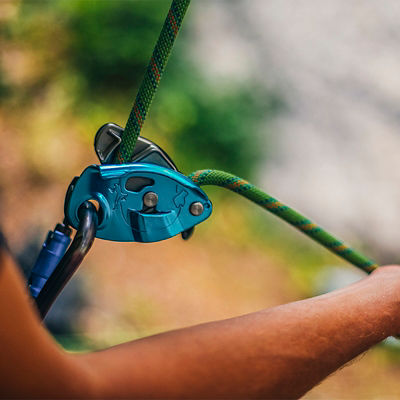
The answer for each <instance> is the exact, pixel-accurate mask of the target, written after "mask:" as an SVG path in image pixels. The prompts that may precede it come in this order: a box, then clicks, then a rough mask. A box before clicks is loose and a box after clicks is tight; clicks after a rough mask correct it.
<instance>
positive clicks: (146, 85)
mask: <svg viewBox="0 0 400 400" xmlns="http://www.w3.org/2000/svg"><path fill="white" fill-rule="evenodd" d="M189 4H190V0H173V1H172V4H171V7H170V9H169V12H168V15H167V18H166V19H165V22H164V26H163V28H162V30H161V33H160V36H159V37H158V40H157V43H156V46H155V48H154V51H153V55H152V56H151V59H150V62H149V65H148V67H147V70H146V73H145V75H144V78H143V81H142V83H141V85H140V87H139V91H138V93H137V95H136V99H135V103H134V105H133V108H132V110H131V113H130V115H129V119H128V121H127V123H126V127H125V130H124V133H123V135H122V142H121V145H120V146H119V149H118V151H117V152H116V155H115V157H114V163H115V164H123V163H126V162H129V161H130V159H131V157H132V154H133V149H134V148H135V144H136V140H137V138H138V136H139V134H140V130H141V129H142V126H143V124H144V121H145V119H146V115H147V112H148V110H149V108H150V105H151V102H152V101H153V97H154V95H155V93H156V91H157V88H158V84H159V83H160V80H161V76H162V74H163V72H164V69H165V66H166V65H167V61H168V56H169V54H170V53H171V50H172V47H173V45H174V42H175V39H176V37H177V35H178V32H179V29H180V27H181V25H182V21H183V17H184V16H185V13H186V10H187V8H188V7H189Z"/></svg>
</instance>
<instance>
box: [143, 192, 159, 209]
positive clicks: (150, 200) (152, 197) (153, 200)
mask: <svg viewBox="0 0 400 400" xmlns="http://www.w3.org/2000/svg"><path fill="white" fill-rule="evenodd" d="M157 203H158V195H157V193H154V192H147V193H146V194H145V195H144V196H143V204H144V205H145V206H146V207H155V206H156V205H157Z"/></svg>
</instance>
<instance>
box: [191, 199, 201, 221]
mask: <svg viewBox="0 0 400 400" xmlns="http://www.w3.org/2000/svg"><path fill="white" fill-rule="evenodd" d="M203 211H204V206H203V204H201V203H200V202H199V201H195V202H194V203H192V204H191V205H190V213H191V214H192V215H194V216H195V217H198V216H199V215H201V214H203Z"/></svg>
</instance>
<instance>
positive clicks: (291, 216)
mask: <svg viewBox="0 0 400 400" xmlns="http://www.w3.org/2000/svg"><path fill="white" fill-rule="evenodd" d="M189 178H190V179H192V181H193V182H195V183H197V184H198V185H199V186H202V185H215V186H221V187H224V188H226V189H230V190H232V191H233V192H236V193H239V194H240V195H242V196H243V197H246V198H247V199H249V200H251V201H253V202H254V203H256V204H258V205H259V206H261V207H263V208H265V209H266V210H268V211H270V212H272V213H273V214H275V215H276V216H278V217H279V218H282V219H283V220H285V221H286V222H288V223H289V224H291V225H293V226H294V227H295V228H296V229H298V230H300V231H301V232H303V233H305V234H306V235H307V236H309V237H310V238H311V239H313V240H315V241H316V242H318V243H319V244H321V245H322V246H324V247H326V248H327V249H328V250H330V251H332V252H333V253H335V254H336V255H338V256H339V257H342V258H344V259H345V260H347V261H349V262H350V263H351V264H353V265H355V266H356V267H358V268H361V269H362V270H363V271H365V272H367V273H371V272H372V271H374V270H375V269H376V268H377V267H378V264H377V263H376V262H374V261H372V260H370V259H369V258H367V257H365V256H364V255H362V254H360V253H358V252H357V251H355V250H353V249H352V248H350V247H348V246H347V245H346V244H345V243H343V242H342V241H341V240H339V239H337V238H335V237H334V236H332V235H331V234H329V233H328V232H326V231H325V230H323V229H322V228H321V227H319V226H318V225H316V224H315V223H314V222H312V221H310V220H309V219H308V218H306V217H304V216H303V215H301V214H300V213H298V212H297V211H295V210H293V209H291V208H290V207H288V206H286V205H284V204H282V203H281V202H280V201H278V200H276V199H274V198H273V197H271V196H269V195H268V194H267V193H265V192H263V191H262V190H260V189H258V188H257V187H256V186H254V185H252V184H251V183H249V182H247V181H245V180H244V179H241V178H238V177H237V176H235V175H232V174H229V173H228V172H223V171H217V170H212V169H206V170H200V171H196V172H193V173H192V174H190V175H189Z"/></svg>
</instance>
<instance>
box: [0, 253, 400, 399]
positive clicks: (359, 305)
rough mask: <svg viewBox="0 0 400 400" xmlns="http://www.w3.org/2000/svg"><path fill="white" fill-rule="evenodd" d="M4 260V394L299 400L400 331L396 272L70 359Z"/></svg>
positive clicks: (0, 279) (0, 278) (0, 286)
mask: <svg viewBox="0 0 400 400" xmlns="http://www.w3.org/2000/svg"><path fill="white" fill-rule="evenodd" d="M0 263H1V264H2V270H1V271H0V321H1V322H0V327H1V328H0V351H1V357H0V380H1V382H0V393H1V394H2V395H3V396H4V397H11V396H12V397H40V398H43V397H51V398H56V397H57V398H66V397H68V398H73V397H85V398H89V397H95V398H128V397H129V398H196V397H197V398H298V397H300V396H302V395H303V394H304V393H306V392H307V391H308V390H310V389H311V388H312V387H313V386H314V385H316V384H317V383H318V382H320V381H321V380H322V379H324V378H325V377H326V376H328V375H329V374H330V373H332V372H334V371H335V370H336V369H338V368H339V367H340V366H342V365H344V364H345V363H347V362H348V361H350V360H351V359H353V358H354V357H356V356H357V355H359V354H361V353H362V352H364V351H366V350H367V349H368V348H370V347H371V346H373V345H374V344H376V343H378V342H380V341H381V340H383V339H384V338H386V337H387V336H390V335H394V334H396V333H398V332H400V321H399V318H398V317H397V315H398V314H399V312H400V267H397V266H391V267H384V268H381V269H380V270H379V271H377V272H376V273H374V274H373V275H372V276H370V277H368V278H365V279H363V280H362V281H360V282H358V283H356V284H353V285H351V286H349V287H347V288H344V289H341V290H338V291H335V292H332V293H330V294H327V295H324V296H320V297H315V298H311V299H307V300H303V301H299V302H295V303H290V304H286V305H283V306H279V307H275V308H270V309H266V310H263V311H259V312H256V313H253V314H249V315H245V316H242V317H238V318H232V319H229V320H225V321H218V322H211V323H207V324H203V325H199V326H195V327H191V328H186V329H181V330H177V331H173V332H169V333H164V334H160V335H156V336H152V337H148V338H145V339H141V340H137V341H133V342H130V343H126V344H123V345H119V346H116V347H113V348H111V349H108V350H104V351H100V352H96V353H90V354H86V355H78V356H73V355H69V354H67V353H65V352H64V351H62V349H60V348H59V347H58V346H57V345H56V344H55V343H54V342H53V341H52V339H51V338H50V336H49V335H48V333H47V332H46V331H45V329H44V328H43V327H42V326H41V324H40V323H39V320H38V318H37V316H36V313H35V312H34V311H33V309H32V305H31V304H30V302H29V300H28V297H27V295H26V294H25V290H24V288H23V286H22V283H21V280H20V278H19V276H18V274H17V271H16V268H15V266H14V265H12V261H11V259H10V258H9V257H7V256H5V255H4V253H3V255H2V256H1V260H0Z"/></svg>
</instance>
